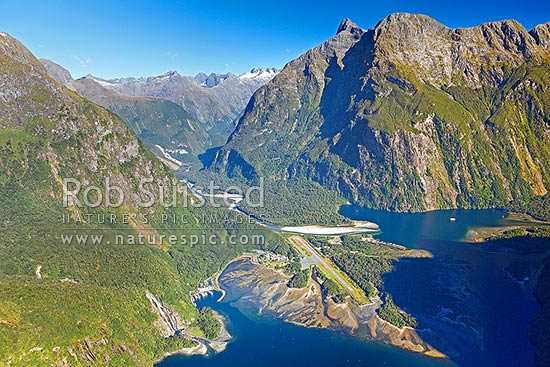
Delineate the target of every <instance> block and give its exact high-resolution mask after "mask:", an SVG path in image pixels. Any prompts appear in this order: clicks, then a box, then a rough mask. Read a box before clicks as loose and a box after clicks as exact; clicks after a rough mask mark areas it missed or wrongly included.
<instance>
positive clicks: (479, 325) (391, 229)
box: [340, 206, 541, 367]
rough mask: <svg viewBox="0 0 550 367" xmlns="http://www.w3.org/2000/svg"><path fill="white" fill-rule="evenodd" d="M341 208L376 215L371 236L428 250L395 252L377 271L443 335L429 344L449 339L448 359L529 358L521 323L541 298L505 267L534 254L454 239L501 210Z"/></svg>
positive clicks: (495, 219) (498, 218)
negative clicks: (383, 270)
mask: <svg viewBox="0 0 550 367" xmlns="http://www.w3.org/2000/svg"><path fill="white" fill-rule="evenodd" d="M340 213H341V214H343V215H345V216H347V217H349V218H351V219H367V218H368V220H372V221H374V222H376V223H378V224H379V225H380V227H381V228H382V230H383V232H382V233H381V234H379V235H378V236H377V237H378V238H380V239H382V240H385V241H389V242H394V243H399V244H402V245H405V246H407V247H411V248H419V249H425V250H428V251H430V252H431V253H432V254H433V255H434V258H433V259H405V260H401V261H399V262H398V263H397V264H396V267H395V271H393V272H392V273H389V274H387V275H386V276H385V277H384V284H385V289H386V290H387V291H388V292H390V293H391V294H392V295H393V298H394V301H395V302H396V304H398V305H399V306H400V307H401V308H404V309H406V310H407V311H409V312H411V313H412V314H414V315H415V316H416V317H417V318H418V319H419V321H420V322H421V325H423V326H425V327H429V328H430V329H432V330H434V331H435V332H436V333H437V334H439V335H440V336H441V337H442V339H443V340H438V339H434V340H433V344H434V346H436V347H439V348H441V349H445V348H449V347H452V349H453V350H455V352H457V354H456V355H454V356H451V357H452V359H453V360H454V361H455V362H457V363H458V364H460V365H464V366H523V367H526V366H534V365H536V359H535V352H534V348H533V346H532V345H531V343H530V341H529V337H528V329H529V326H530V323H531V321H532V320H533V319H534V317H535V315H536V313H537V312H538V310H539V308H540V306H539V304H538V303H537V301H536V299H535V297H534V296H533V294H532V293H531V291H530V290H529V289H526V288H524V287H523V286H522V285H521V284H520V283H519V282H517V281H516V280H514V279H512V278H511V277H510V276H509V275H508V274H507V273H506V271H505V268H506V267H507V266H508V265H510V264H512V263H514V262H524V261H533V262H538V261H540V258H541V254H517V253H513V252H510V251H502V252H499V251H496V252H495V251H493V250H494V249H491V252H489V251H485V250H484V247H483V244H471V243H466V242H463V241H461V240H462V239H463V238H464V236H465V234H466V233H467V231H468V229H470V228H472V227H478V226H488V227H492V226H499V225H501V222H502V220H503V219H504V218H505V217H506V215H507V214H506V213H505V212H502V211H500V210H446V211H445V210H444V211H433V212H428V213H412V214H411V213H406V214H399V213H388V212H383V211H374V210H367V209H363V208H358V207H354V206H345V207H342V208H341V210H340ZM451 218H455V220H451ZM436 315H437V317H435V316H436ZM442 319H444V320H445V321H447V322H441V320H442ZM449 352H450V351H449Z"/></svg>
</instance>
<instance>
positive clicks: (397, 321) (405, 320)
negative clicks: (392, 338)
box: [377, 294, 417, 328]
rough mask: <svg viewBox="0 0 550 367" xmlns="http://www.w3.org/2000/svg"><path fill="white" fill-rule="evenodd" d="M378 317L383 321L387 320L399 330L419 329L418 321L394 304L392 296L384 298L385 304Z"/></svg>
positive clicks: (387, 295)
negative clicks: (406, 328) (407, 327)
mask: <svg viewBox="0 0 550 367" xmlns="http://www.w3.org/2000/svg"><path fill="white" fill-rule="evenodd" d="M377 312H378V315H379V316H380V318H382V319H383V320H386V321H387V322H389V323H390V324H392V325H395V326H397V327H398V328H403V327H405V326H409V327H412V328H415V327H417V322H416V319H415V318H414V317H413V316H411V315H409V314H407V313H404V312H403V311H401V310H400V309H399V308H398V307H397V306H396V305H395V303H394V302H393V299H392V297H391V295H390V294H386V295H385V296H384V304H383V305H382V307H380V308H379V309H378V310H377Z"/></svg>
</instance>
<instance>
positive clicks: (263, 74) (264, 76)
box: [239, 68, 279, 82]
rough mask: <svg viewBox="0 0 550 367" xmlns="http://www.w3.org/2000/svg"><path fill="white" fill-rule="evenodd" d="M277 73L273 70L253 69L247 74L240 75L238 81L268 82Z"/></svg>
mask: <svg viewBox="0 0 550 367" xmlns="http://www.w3.org/2000/svg"><path fill="white" fill-rule="evenodd" d="M278 72H279V70H277V69H275V68H254V69H252V70H250V71H249V72H248V73H244V74H241V75H240V76H239V79H241V80H258V81H262V82H268V81H270V80H271V79H273V77H274V76H275V75H277V73H278Z"/></svg>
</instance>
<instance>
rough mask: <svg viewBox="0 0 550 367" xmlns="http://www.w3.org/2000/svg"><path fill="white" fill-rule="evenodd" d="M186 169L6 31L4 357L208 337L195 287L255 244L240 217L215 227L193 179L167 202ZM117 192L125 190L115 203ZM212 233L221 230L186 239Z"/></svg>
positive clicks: (0, 331)
mask: <svg viewBox="0 0 550 367" xmlns="http://www.w3.org/2000/svg"><path fill="white" fill-rule="evenodd" d="M65 178H70V179H74V180H76V181H77V182H79V183H80V184H81V190H80V196H79V200H80V201H81V204H82V205H81V206H79V205H78V204H77V203H76V202H75V201H74V200H69V201H68V203H69V206H66V205H64V204H63V203H64V195H63V185H62V182H63V179H65ZM142 180H148V182H149V184H146V185H145V186H144V187H143V188H142V187H140V185H141V183H143V181H142ZM174 182H178V181H177V179H176V177H175V176H174V175H173V174H172V172H171V171H170V170H169V169H168V168H167V167H165V165H163V164H162V163H161V162H160V161H159V160H158V159H157V158H156V157H155V156H154V155H153V154H152V153H151V152H150V151H149V150H148V149H147V148H146V147H145V146H144V144H143V143H142V142H141V141H140V140H139V139H138V138H137V136H136V135H135V134H134V133H133V132H132V131H131V130H130V129H129V128H128V127H127V126H126V124H125V123H124V121H122V119H121V118H120V117H118V116H117V115H115V114H114V113H112V112H110V111H108V110H106V109H104V108H102V107H100V106H98V105H95V104H94V103H92V102H90V101H88V100H86V99H84V98H82V97H81V96H79V95H78V94H77V93H75V92H74V91H71V90H70V89H68V88H66V87H65V86H63V85H62V84H60V83H58V82H56V81H55V80H54V79H53V78H51V77H50V76H49V75H48V74H47V72H46V70H45V68H44V66H43V65H42V64H41V63H40V62H39V61H38V60H37V59H36V58H35V57H34V56H33V55H32V54H31V53H30V51H29V50H27V49H26V48H25V47H24V46H23V45H22V44H21V43H20V42H18V41H17V40H15V39H14V38H12V37H11V36H9V35H7V34H5V33H2V34H0V207H1V208H2V210H0V233H1V234H2V235H1V236H0V237H1V238H0V258H1V261H0V289H2V291H1V292H0V346H1V347H0V364H2V365H18V366H43V365H47V366H68V365H74V366H84V365H92V364H93V365H103V364H105V365H107V364H108V365H112V366H136V365H137V366H150V365H152V364H153V363H154V361H157V360H158V359H160V358H163V357H164V355H165V354H166V353H169V352H174V351H176V350H179V349H181V348H184V347H192V346H194V345H195V344H196V342H194V341H193V338H194V337H193V336H192V335H190V334H189V333H188V332H187V329H188V328H189V327H190V325H191V324H192V323H193V322H194V321H195V320H196V318H197V317H198V311H197V310H196V308H195V307H194V305H193V304H192V301H191V299H190V297H189V292H191V291H192V290H195V289H196V287H197V286H198V284H199V282H200V281H203V280H204V279H206V278H208V277H210V276H211V275H212V274H213V273H215V272H216V271H218V270H219V268H220V267H221V266H222V265H223V263H224V262H225V261H227V259H228V258H229V259H230V258H234V257H236V256H238V255H239V254H240V253H241V252H242V251H243V248H242V246H241V245H240V244H237V245H235V246H225V245H224V244H225V243H226V239H227V238H228V236H229V235H230V234H231V233H232V232H233V231H237V232H238V231H239V230H240V229H241V228H242V227H243V225H242V224H237V223H233V220H232V219H231V218H229V221H228V222H224V227H221V226H220V227H219V228H217V229H214V228H213V226H212V225H210V226H209V227H208V229H206V228H204V225H203V224H202V223H201V219H200V218H201V215H208V216H209V217H210V216H216V215H219V214H220V213H219V211H216V210H215V209H213V208H211V207H208V206H205V207H201V208H194V207H191V206H190V205H188V204H189V202H190V200H192V199H191V198H190V197H189V196H183V194H184V193H185V189H184V188H179V189H178V191H177V193H178V194H181V196H180V195H178V198H179V199H178V205H176V206H174V207H169V208H166V207H164V206H163V205H161V199H160V198H161V196H162V195H163V194H162V193H163V192H164V193H168V192H172V190H171V189H173V188H174V186H173V185H174ZM115 186H116V187H117V188H118V189H117V190H115V194H114V195H109V193H108V191H107V190H108V189H107V187H111V188H113V187H115ZM90 187H92V188H93V190H91V191H87V189H89V188H90ZM67 189H68V190H69V191H72V190H73V186H70V187H68V188H67ZM119 190H120V191H119ZM83 191H84V194H83V193H82V192H83ZM86 192H88V194H86ZM90 192H93V193H92V194H89V193H90ZM83 195H84V196H85V197H86V195H87V198H88V200H89V201H90V202H89V203H88V204H86V201H85V198H83ZM165 195H166V194H165ZM107 197H109V198H110V200H111V203H117V202H118V200H119V199H122V201H121V202H120V205H117V204H115V205H113V206H110V205H109V204H108V202H107ZM98 199H99V200H98ZM148 202H152V205H151V206H143V205H141V204H143V203H148ZM224 214H226V213H225V212H224ZM162 215H166V216H172V217H174V218H184V219H182V221H183V220H186V221H188V222H186V223H185V224H183V223H180V221H178V223H166V222H163V221H162V220H161V216H162ZM144 218H146V219H147V220H144ZM244 226H246V225H244ZM182 227H183V228H182ZM252 227H253V226H248V228H247V231H248V232H247V233H251V232H250V230H253V231H254V228H252ZM263 233H265V231H263ZM199 235H203V236H206V235H212V236H214V237H215V238H216V239H217V240H219V243H217V244H216V245H215V246H209V245H211V244H212V243H210V244H209V243H204V245H199V246H188V245H185V243H182V241H181V239H182V238H184V239H186V240H189V238H191V236H197V238H198V236H199ZM140 236H143V237H140ZM161 236H164V237H161ZM169 236H173V237H175V238H178V243H176V244H174V243H170V242H168V241H167V238H168V237H169ZM139 238H142V239H143V241H142V242H140V241H139V240H137V239H139ZM162 238H164V239H162ZM152 300H156V301H155V303H156V305H153V304H152V302H153V301H152ZM159 304H161V305H162V310H159V307H158V305H159ZM155 307H156V308H155ZM161 311H162V312H161ZM167 312H169V313H170V319H174V320H176V323H175V324H174V325H171V326H172V330H169V331H170V332H169V333H166V328H163V327H162V323H163V322H162V320H161V319H160V318H159V317H160V315H159V313H167ZM209 321H211V322H215V321H212V320H209ZM175 327H177V328H181V330H178V333H174V330H173V328H175ZM198 327H199V329H200V325H199V326H198ZM195 329H196V330H194V331H193V332H194V333H195V334H196V335H199V336H201V334H200V333H201V331H200V330H199V329H197V328H195ZM197 330H199V331H197ZM201 330H202V329H201ZM180 331H181V335H180V336H178V335H179V332H180ZM165 333H166V334H165ZM175 334H178V335H175ZM167 336H168V337H167Z"/></svg>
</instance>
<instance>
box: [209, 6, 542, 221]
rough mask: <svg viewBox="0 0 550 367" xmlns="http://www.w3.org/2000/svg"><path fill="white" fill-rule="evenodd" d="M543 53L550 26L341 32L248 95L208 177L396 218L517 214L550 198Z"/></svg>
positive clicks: (417, 20)
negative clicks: (513, 209)
mask: <svg viewBox="0 0 550 367" xmlns="http://www.w3.org/2000/svg"><path fill="white" fill-rule="evenodd" d="M549 42H550V23H547V24H543V25H539V26H537V27H535V28H534V29H533V30H531V31H527V30H526V29H525V28H524V27H523V26H522V25H521V24H519V23H518V22H516V21H501V22H493V23H487V24H483V25H481V26H476V27H472V28H460V29H452V28H448V27H446V26H445V25H443V24H441V23H439V22H437V21H435V20H434V19H431V18H429V17H427V16H424V15H414V14H406V13H398V14H393V15H390V16H389V17H387V18H385V19H383V20H382V21H380V22H379V23H378V24H377V25H376V26H375V27H373V28H371V29H368V30H365V29H362V28H361V27H359V26H357V25H356V24H354V23H353V22H351V21H350V20H349V19H346V20H344V21H343V22H342V23H341V25H340V26H339V27H338V30H337V34H336V35H335V36H334V37H332V38H331V39H329V40H328V41H326V42H325V43H323V44H321V45H319V46H317V47H315V48H313V49H311V50H309V51H307V52H306V53H304V54H303V55H301V56H300V57H298V58H297V59H295V60H292V61H290V62H289V63H288V64H287V65H286V66H285V67H284V68H283V70H282V71H281V72H280V73H278V74H277V75H276V76H275V77H274V79H273V80H272V81H271V82H269V83H267V84H266V85H264V86H263V87H261V88H260V89H259V90H258V91H257V92H256V93H255V94H254V95H253V96H252V98H251V100H250V102H249V103H248V105H247V107H246V109H245V112H244V114H243V116H242V117H241V118H240V119H239V121H238V124H237V127H236V129H235V131H234V132H233V133H232V134H231V136H230V138H229V140H228V142H227V144H225V145H224V146H223V147H222V148H221V149H220V150H219V151H218V152H217V153H216V156H215V158H214V160H213V161H212V162H211V163H210V165H209V168H208V169H209V170H210V171H214V172H218V173H221V174H222V175H225V176H228V177H231V178H236V179H240V180H244V181H247V182H257V181H258V179H259V178H260V177H264V178H265V179H266V180H267V181H270V182H273V183H275V184H273V185H272V186H274V187H277V188H281V187H283V186H285V185H286V186H287V187H288V186H289V185H291V184H292V182H293V181H296V182H304V181H305V182H313V183H315V184H319V185H320V186H322V187H323V188H324V189H326V190H329V191H331V192H336V193H337V194H338V195H340V196H343V197H344V198H346V199H347V200H349V201H351V202H352V203H356V204H360V205H363V206H367V207H370V208H376V209H389V210H393V211H425V210H433V209H444V208H490V207H495V206H500V207H502V206H505V205H506V204H507V203H509V202H510V201H518V202H527V201H529V200H530V198H531V197H534V196H540V195H544V194H546V193H547V192H548V189H549V188H550V165H549V162H550V144H548V142H549V139H550V119H549V117H548V116H549V115H548V111H550V97H549V96H550V93H549V88H550V79H549V78H550V46H549ZM281 182H282V184H281ZM268 186H269V185H268ZM277 190H279V189H277ZM279 191H280V190H279ZM272 197H275V198H277V199H276V200H277V201H280V200H283V201H284V195H281V198H282V199H280V198H279V197H278V195H275V194H274V195H272ZM304 201H307V200H304Z"/></svg>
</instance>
